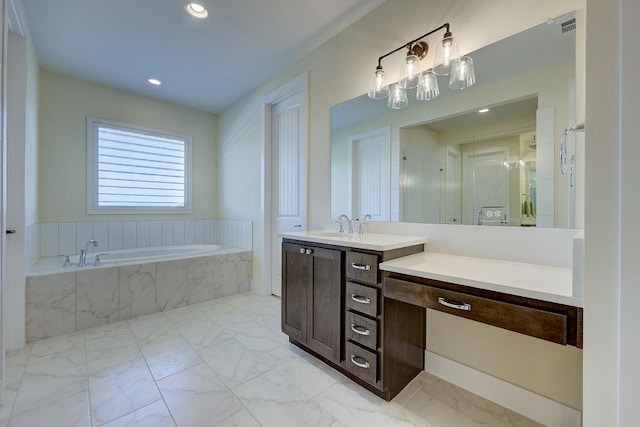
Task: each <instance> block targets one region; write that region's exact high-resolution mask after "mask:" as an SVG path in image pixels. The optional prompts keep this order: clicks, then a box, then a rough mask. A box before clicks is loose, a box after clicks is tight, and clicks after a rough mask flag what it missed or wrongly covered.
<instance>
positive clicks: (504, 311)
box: [427, 286, 567, 344]
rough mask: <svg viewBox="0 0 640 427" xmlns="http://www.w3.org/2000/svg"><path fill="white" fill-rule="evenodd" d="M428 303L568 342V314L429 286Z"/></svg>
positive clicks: (561, 341) (448, 311) (498, 325)
mask: <svg viewBox="0 0 640 427" xmlns="http://www.w3.org/2000/svg"><path fill="white" fill-rule="evenodd" d="M427 296H428V304H427V307H428V308H431V309H434V310H439V311H444V312H446V313H449V314H454V315H456V316H462V317H466V318H468V319H472V320H477V321H479V322H483V323H487V324H489V325H493V326H497V327H500V328H504V329H509V330H512V331H515V332H520V333H523V334H526V335H530V336H533V337H537V338H542V339H545V340H548V341H552V342H555V343H558V344H567V316H566V315H565V314H558V313H553V312H549V311H544V310H538V309H535V308H531V307H524V306H520V305H515V304H510V303H507V302H503V301H496V300H491V299H487V298H481V297H477V296H473V295H468V294H464V293H460V292H453V291H448V290H444V289H439V288H433V287H430V286H428V287H427Z"/></svg>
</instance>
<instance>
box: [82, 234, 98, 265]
mask: <svg viewBox="0 0 640 427" xmlns="http://www.w3.org/2000/svg"><path fill="white" fill-rule="evenodd" d="M89 246H93V247H97V246H98V242H97V241H95V240H93V239H91V240H89V241H88V242H87V243H85V244H84V248H82V249H80V259H79V260H78V267H84V266H85V265H87V251H88V250H89Z"/></svg>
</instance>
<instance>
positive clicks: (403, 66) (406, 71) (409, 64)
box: [400, 54, 421, 89]
mask: <svg viewBox="0 0 640 427" xmlns="http://www.w3.org/2000/svg"><path fill="white" fill-rule="evenodd" d="M420 68H421V67H420V59H419V58H418V57H417V56H416V55H413V54H409V55H407V57H406V58H403V59H402V62H401V63H400V86H402V87H403V88H405V89H413V88H414V87H417V86H418V78H419V76H420Z"/></svg>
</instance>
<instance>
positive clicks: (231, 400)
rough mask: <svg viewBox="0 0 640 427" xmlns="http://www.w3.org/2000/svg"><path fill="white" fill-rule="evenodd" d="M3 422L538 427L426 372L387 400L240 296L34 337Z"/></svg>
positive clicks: (10, 366) (12, 367) (14, 370)
mask: <svg viewBox="0 0 640 427" xmlns="http://www.w3.org/2000/svg"><path fill="white" fill-rule="evenodd" d="M6 384H7V388H6V391H5V405H4V406H3V407H2V408H0V426H2V427H4V426H7V425H9V426H30V427H31V426H65V427H71V426H83V427H84V426H109V427H115V426H134V425H135V426H176V425H177V426H180V427H182V426H197V427H201V426H242V427H252V426H278V427H286V426H296V427H300V426H333V427H341V426H411V425H413V426H422V427H426V426H431V427H440V426H442V427H444V426H447V427H448V426H456V427H466V426H480V425H491V426H538V425H539V424H537V423H535V422H533V421H531V420H529V419H527V418H524V417H522V416H521V415H518V414H516V413H514V412H512V411H509V410H507V409H505V408H502V407H500V406H498V405H496V404H494V403H491V402H489V401H487V400H485V399H482V398H480V397H478V396H476V395H473V394H471V393H469V392H466V391H464V390H462V389H460V388H458V387H455V386H453V385H451V384H449V383H447V382H445V381H442V380H439V379H437V378H435V377H433V376H430V375H428V374H426V373H424V372H423V373H422V374H420V375H419V376H418V377H417V378H416V379H414V380H413V381H412V382H411V383H410V384H409V385H408V386H407V387H406V388H405V389H404V390H403V391H402V392H401V393H400V394H399V395H398V396H397V397H396V398H395V399H394V400H393V401H391V402H385V401H383V400H382V399H380V398H378V397H376V396H375V395H373V394H371V393H369V392H368V391H366V390H364V389H363V388H361V387H359V386H358V385H356V384H354V383H353V382H351V381H350V380H349V379H347V378H346V377H344V376H342V375H341V374H338V373H337V372H335V371H333V370H332V369H330V368H328V367H327V366H325V365H324V364H322V363H320V362H318V361H317V360H316V359H314V358H312V357H311V356H309V355H307V354H306V353H304V352H302V351H301V350H299V349H298V348H297V347H295V346H293V345H291V344H289V343H288V341H287V337H286V336H285V335H284V334H282V333H281V332H280V300H279V299H278V298H275V297H261V296H257V295H255V294H252V293H244V294H238V295H233V296H230V297H225V298H221V299H217V300H212V301H207V302H203V303H198V304H194V305H190V306H186V307H182V308H177V309H173V310H169V311H164V312H159V313H155V314H152V315H149V316H145V317H141V318H137V319H131V320H126V321H120V322H117V323H112V324H108V325H104V326H100V327H97V328H93V329H88V330H85V331H81V332H75V333H71V334H67V335H62V336H58V337H54V338H48V339H44V340H40V341H36V342H34V343H31V344H29V345H27V346H26V347H25V348H24V349H22V350H19V351H16V352H12V353H10V354H9V355H8V357H7V382H6Z"/></svg>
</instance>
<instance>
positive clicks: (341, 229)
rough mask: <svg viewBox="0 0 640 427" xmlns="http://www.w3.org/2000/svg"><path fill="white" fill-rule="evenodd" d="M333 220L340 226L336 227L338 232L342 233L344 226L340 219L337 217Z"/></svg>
mask: <svg viewBox="0 0 640 427" xmlns="http://www.w3.org/2000/svg"><path fill="white" fill-rule="evenodd" d="M334 222H335V223H336V224H338V225H339V226H340V228H339V229H338V233H344V227H343V226H342V221H340V220H339V219H338V220H336V221H334Z"/></svg>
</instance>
